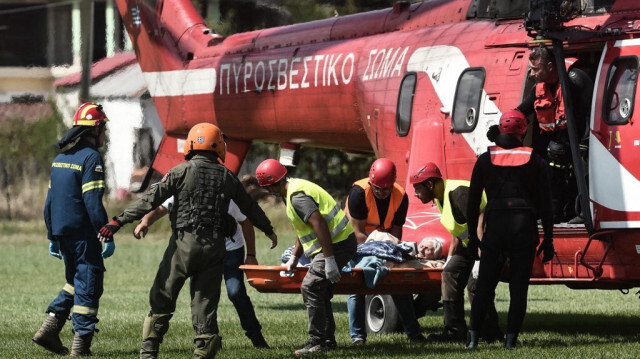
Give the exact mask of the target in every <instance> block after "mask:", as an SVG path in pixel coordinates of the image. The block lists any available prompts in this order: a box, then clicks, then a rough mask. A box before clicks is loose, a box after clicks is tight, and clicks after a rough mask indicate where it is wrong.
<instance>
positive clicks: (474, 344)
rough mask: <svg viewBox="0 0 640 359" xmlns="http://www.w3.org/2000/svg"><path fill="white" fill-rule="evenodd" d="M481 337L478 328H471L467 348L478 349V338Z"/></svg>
mask: <svg viewBox="0 0 640 359" xmlns="http://www.w3.org/2000/svg"><path fill="white" fill-rule="evenodd" d="M479 337H480V335H479V333H478V331H477V330H470V331H469V343H467V346H466V347H465V349H477V348H478V338H479Z"/></svg>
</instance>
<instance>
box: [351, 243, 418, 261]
mask: <svg viewBox="0 0 640 359" xmlns="http://www.w3.org/2000/svg"><path fill="white" fill-rule="evenodd" d="M356 256H361V257H365V256H376V257H379V258H382V259H386V260H390V261H392V262H396V263H402V262H406V261H408V260H410V259H414V257H413V256H412V255H411V254H410V253H409V250H408V249H407V248H405V247H402V246H400V245H397V244H393V243H388V242H367V243H362V244H358V249H357V251H356Z"/></svg>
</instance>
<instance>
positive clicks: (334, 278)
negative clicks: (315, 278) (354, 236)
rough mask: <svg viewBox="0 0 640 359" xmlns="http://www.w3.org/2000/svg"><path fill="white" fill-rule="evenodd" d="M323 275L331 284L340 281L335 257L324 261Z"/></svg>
mask: <svg viewBox="0 0 640 359" xmlns="http://www.w3.org/2000/svg"><path fill="white" fill-rule="evenodd" d="M324 273H325V275H326V276H327V279H328V280H329V281H330V282H331V283H338V281H340V269H339V268H338V264H337V263H336V257H334V256H331V257H326V258H325V259H324Z"/></svg>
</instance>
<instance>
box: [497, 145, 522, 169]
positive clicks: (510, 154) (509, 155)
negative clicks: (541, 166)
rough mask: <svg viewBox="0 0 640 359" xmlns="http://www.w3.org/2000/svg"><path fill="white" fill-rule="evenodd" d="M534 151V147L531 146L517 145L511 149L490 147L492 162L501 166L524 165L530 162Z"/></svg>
mask: <svg viewBox="0 0 640 359" xmlns="http://www.w3.org/2000/svg"><path fill="white" fill-rule="evenodd" d="M532 153H533V148H531V147H516V148H509V149H507V148H502V147H498V146H491V147H489V154H490V155H491V163H492V164H494V165H496V166H501V167H513V166H522V165H524V164H526V163H527V162H529V160H530V159H531V154H532Z"/></svg>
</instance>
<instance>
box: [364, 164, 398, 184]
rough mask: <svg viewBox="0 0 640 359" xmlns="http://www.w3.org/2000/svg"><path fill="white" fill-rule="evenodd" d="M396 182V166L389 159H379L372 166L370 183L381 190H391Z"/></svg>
mask: <svg viewBox="0 0 640 359" xmlns="http://www.w3.org/2000/svg"><path fill="white" fill-rule="evenodd" d="M395 181H396V165H394V164H393V162H391V160H389V159H388V158H378V159H377V160H375V161H374V162H373V164H371V169H370V170H369V182H371V184H372V185H374V186H376V187H379V188H390V187H392V186H393V183H394V182H395Z"/></svg>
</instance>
